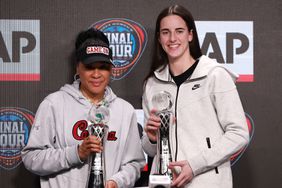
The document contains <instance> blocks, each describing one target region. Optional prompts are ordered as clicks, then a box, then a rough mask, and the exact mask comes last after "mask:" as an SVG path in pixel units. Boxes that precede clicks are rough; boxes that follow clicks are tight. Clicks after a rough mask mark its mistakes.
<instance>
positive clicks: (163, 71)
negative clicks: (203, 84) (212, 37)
mask: <svg viewBox="0 0 282 188" xmlns="http://www.w3.org/2000/svg"><path fill="white" fill-rule="evenodd" d="M218 67H221V68H223V69H225V70H226V71H227V72H228V73H229V74H230V76H231V77H232V79H233V80H234V82H235V81H236V80H237V79H238V77H239V76H238V75H237V74H236V73H234V72H232V71H231V70H229V69H227V68H226V67H224V66H223V65H221V64H219V63H217V62H216V61H215V60H213V59H211V58H209V57H207V56H205V55H202V56H201V57H200V59H199V63H198V65H197V67H196V68H195V70H194V72H193V74H192V75H191V77H190V80H194V79H200V78H203V77H205V76H207V75H208V74H209V73H210V72H212V70H214V69H215V68H218ZM154 73H155V76H156V78H157V79H159V80H162V81H172V77H171V75H170V73H169V66H168V65H165V68H163V67H161V68H159V69H157V70H156V71H155V72H154Z"/></svg>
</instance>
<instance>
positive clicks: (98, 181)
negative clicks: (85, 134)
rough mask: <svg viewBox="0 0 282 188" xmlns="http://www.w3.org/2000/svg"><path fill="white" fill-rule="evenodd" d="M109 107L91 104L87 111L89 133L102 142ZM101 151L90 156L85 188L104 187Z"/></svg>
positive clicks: (106, 127)
mask: <svg viewBox="0 0 282 188" xmlns="http://www.w3.org/2000/svg"><path fill="white" fill-rule="evenodd" d="M109 114H110V113H109V109H108V108H106V107H104V106H100V107H98V108H96V107H95V106H93V107H92V108H91V109H90V111H89V120H90V123H89V126H88V130H89V134H90V135H94V136H96V137H97V138H98V139H100V140H101V143H102V144H103V142H104V137H106V135H107V133H108V126H107V123H108V121H109ZM103 156H104V155H103V152H101V153H95V154H94V155H93V156H91V158H90V171H89V176H88V183H87V188H104V187H105V182H104V176H105V164H104V158H103Z"/></svg>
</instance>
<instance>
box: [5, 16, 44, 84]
mask: <svg viewBox="0 0 282 188" xmlns="http://www.w3.org/2000/svg"><path fill="white" fill-rule="evenodd" d="M39 80H40V22H39V20H0V81H39Z"/></svg>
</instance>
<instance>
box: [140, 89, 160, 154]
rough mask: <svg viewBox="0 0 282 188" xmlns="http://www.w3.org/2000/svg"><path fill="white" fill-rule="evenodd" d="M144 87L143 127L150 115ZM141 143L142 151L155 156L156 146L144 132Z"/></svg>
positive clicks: (146, 90)
mask: <svg viewBox="0 0 282 188" xmlns="http://www.w3.org/2000/svg"><path fill="white" fill-rule="evenodd" d="M146 86H147V87H145V91H144V93H143V96H142V108H143V111H144V126H145V125H146V123H147V121H148V118H149V114H150V107H149V101H148V98H147V92H148V85H146ZM141 141H142V147H143V149H144V151H145V152H146V153H147V154H148V155H149V156H150V157H154V156H155V155H156V154H157V144H156V143H151V142H150V140H149V138H148V136H147V133H146V132H145V130H144V131H143V136H142V139H141Z"/></svg>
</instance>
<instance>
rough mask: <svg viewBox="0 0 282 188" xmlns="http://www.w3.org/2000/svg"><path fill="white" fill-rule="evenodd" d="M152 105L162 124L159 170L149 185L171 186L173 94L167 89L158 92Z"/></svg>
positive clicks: (151, 176)
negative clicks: (170, 138) (169, 166)
mask: <svg viewBox="0 0 282 188" xmlns="http://www.w3.org/2000/svg"><path fill="white" fill-rule="evenodd" d="M152 105H153V108H154V109H155V110H156V115H157V116H158V117H159V118H160V121H161V125H160V128H159V130H158V133H157V136H158V138H157V157H159V158H158V164H157V167H156V169H157V172H156V174H152V175H150V180H149V187H150V188H153V187H170V184H171V181H172V172H171V169H169V168H168V165H169V163H170V162H171V161H172V158H171V148H170V141H169V136H170V134H169V130H170V126H171V125H172V124H173V113H172V110H171V108H172V105H173V101H172V98H171V94H170V93H169V92H166V91H161V92H159V93H156V94H155V95H154V96H153V97H152Z"/></svg>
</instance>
